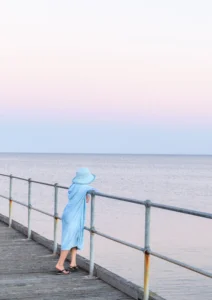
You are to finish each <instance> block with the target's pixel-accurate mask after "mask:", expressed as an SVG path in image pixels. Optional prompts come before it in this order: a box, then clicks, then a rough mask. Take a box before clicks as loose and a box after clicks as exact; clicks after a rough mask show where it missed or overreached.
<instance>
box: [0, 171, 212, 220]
mask: <svg viewBox="0 0 212 300" xmlns="http://www.w3.org/2000/svg"><path fill="white" fill-rule="evenodd" d="M0 176H4V177H11V176H12V178H14V179H19V180H23V181H29V179H27V178H23V177H17V176H13V175H8V174H1V173H0ZM30 181H31V182H32V183H37V184H41V185H46V186H51V187H54V186H55V183H48V182H43V181H37V180H30ZM57 187H58V188H59V189H65V190H68V189H69V187H68V186H63V185H60V184H57ZM90 194H93V195H95V196H99V197H103V198H109V199H113V200H119V201H124V202H129V203H134V204H140V205H143V206H145V205H146V201H147V200H145V201H144V200H138V199H133V198H126V197H119V196H116V195H109V194H105V193H100V192H96V191H92V192H90ZM149 203H150V206H152V207H155V208H160V209H164V210H170V211H174V212H178V213H182V214H187V215H193V216H196V217H202V218H206V219H212V213H207V212H202V211H197V210H191V209H188V208H183V207H177V206H171V205H166V204H160V203H155V202H152V201H150V202H149Z"/></svg>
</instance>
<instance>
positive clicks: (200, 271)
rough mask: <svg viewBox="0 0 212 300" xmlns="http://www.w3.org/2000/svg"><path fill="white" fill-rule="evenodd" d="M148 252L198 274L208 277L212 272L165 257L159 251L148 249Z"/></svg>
mask: <svg viewBox="0 0 212 300" xmlns="http://www.w3.org/2000/svg"><path fill="white" fill-rule="evenodd" d="M149 253H150V254H151V255H153V256H155V257H158V258H160V259H163V260H165V261H168V262H170V263H172V264H175V265H177V266H180V267H182V268H185V269H188V270H191V271H193V272H196V273H199V274H201V275H204V276H207V277H209V278H212V273H210V272H206V271H204V270H201V269H199V268H195V267H193V266H190V265H188V264H185V263H183V262H180V261H178V260H176V259H172V258H169V257H167V256H165V255H162V254H160V253H157V252H154V251H151V250H150V251H149Z"/></svg>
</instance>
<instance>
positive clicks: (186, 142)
mask: <svg viewBox="0 0 212 300" xmlns="http://www.w3.org/2000/svg"><path fill="white" fill-rule="evenodd" d="M211 11H212V2H211V1H209V0H208V1H206V0H203V1H201V2H200V1H191V0H186V1H182V0H179V1H177V2H172V1H168V0H162V1H157V0H155V1H153V0H150V1H141V0H134V1H129V0H128V1H126V0H116V1H114V0H113V1H111V0H108V1H99V0H95V1H94V0H89V1H85V0H84V1H69V0H60V1H59V0H58V1H55V0H49V1H47V0H36V1H27V0H19V1H16V0H10V1H6V0H1V1H0V38H1V46H0V85H1V87H0V144H1V149H0V151H1V152H7V151H9V152H16V151H20V152H74V153H76V152H80V153H82V152H86V153H87V152H92V153H98V152H100V153H114V152H115V153H150V154H154V153H155V154H157V153H159V154H163V153H164V154H166V153H169V154H212V141H211V140H212V138H211V137H212V54H211V53H212V18H211Z"/></svg>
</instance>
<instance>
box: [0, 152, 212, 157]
mask: <svg viewBox="0 0 212 300" xmlns="http://www.w3.org/2000/svg"><path fill="white" fill-rule="evenodd" d="M3 154H7V155H8V154H11V155H14V154H15V155H16V154H17V155H98V156H103V155H108V156H119V155H122V156H201V157H202V156H212V154H157V153H150V154H148V153H74V152H73V153H68V152H0V155H3Z"/></svg>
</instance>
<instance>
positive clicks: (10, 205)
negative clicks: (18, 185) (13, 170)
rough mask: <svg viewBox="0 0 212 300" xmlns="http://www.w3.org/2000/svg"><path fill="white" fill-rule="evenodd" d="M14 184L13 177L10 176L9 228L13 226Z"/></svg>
mask: <svg viewBox="0 0 212 300" xmlns="http://www.w3.org/2000/svg"><path fill="white" fill-rule="evenodd" d="M12 184H13V176H12V174H11V175H10V187H9V227H11V225H12V205H13V201H12Z"/></svg>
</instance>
